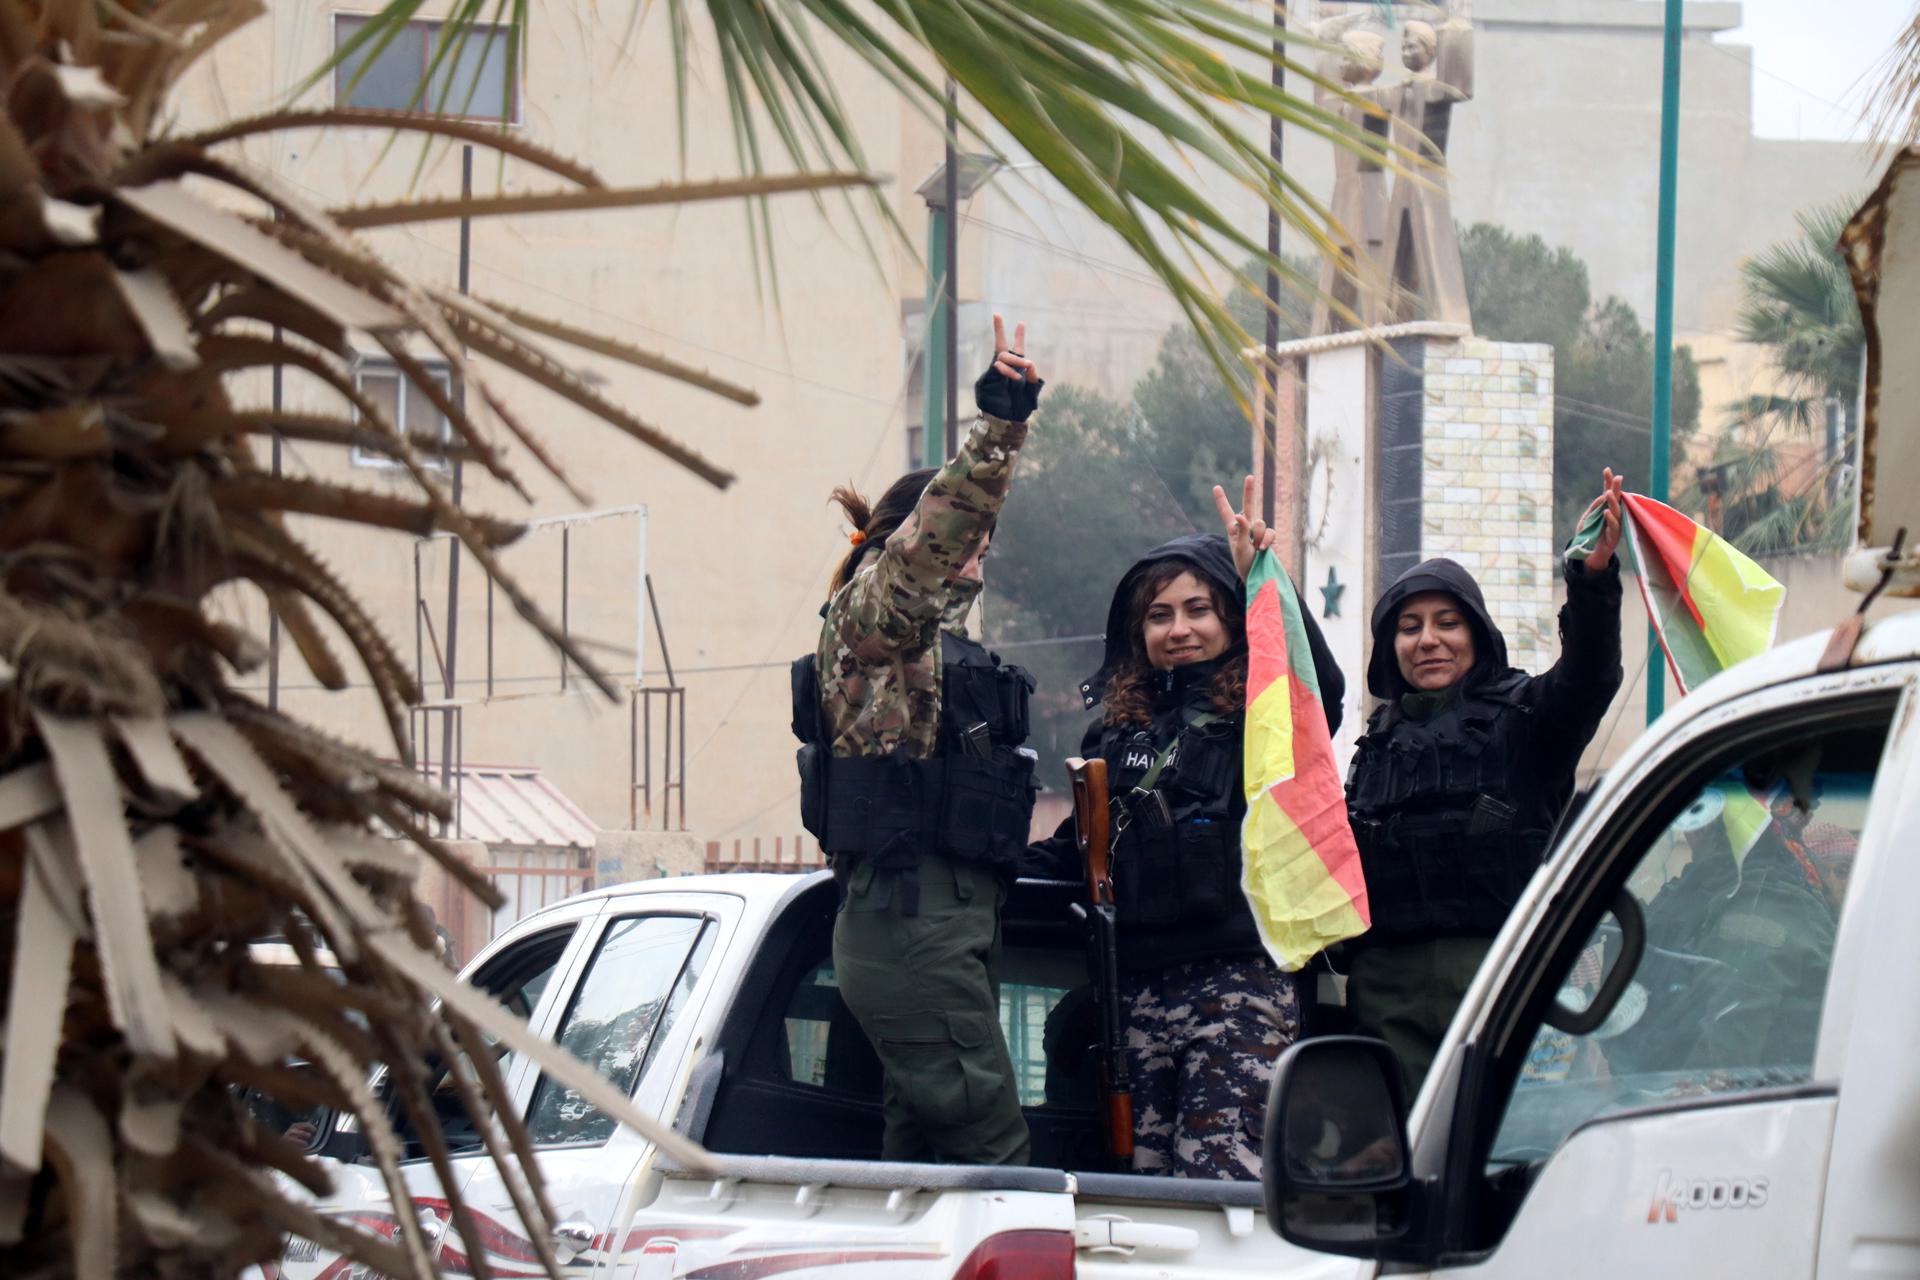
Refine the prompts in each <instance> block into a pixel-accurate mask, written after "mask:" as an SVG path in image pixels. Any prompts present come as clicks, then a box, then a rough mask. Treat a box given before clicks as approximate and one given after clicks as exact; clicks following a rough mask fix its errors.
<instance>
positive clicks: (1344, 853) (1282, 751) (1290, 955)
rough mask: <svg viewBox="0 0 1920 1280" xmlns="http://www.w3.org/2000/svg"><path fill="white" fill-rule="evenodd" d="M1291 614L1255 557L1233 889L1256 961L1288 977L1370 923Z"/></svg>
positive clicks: (1296, 619) (1356, 854)
mask: <svg viewBox="0 0 1920 1280" xmlns="http://www.w3.org/2000/svg"><path fill="white" fill-rule="evenodd" d="M1301 618H1302V615H1301V612H1300V597H1299V596H1298V595H1297V594H1296V593H1295V592H1294V589H1293V581H1292V579H1290V578H1288V577H1287V575H1286V573H1285V571H1283V570H1282V569H1281V568H1280V565H1279V562H1278V561H1276V560H1275V559H1274V557H1273V553H1272V552H1271V551H1263V552H1261V553H1260V555H1259V557H1258V558H1257V559H1255V560H1254V562H1253V570H1252V572H1251V573H1249V574H1248V575H1247V723H1246V769H1245V785H1246V791H1247V817H1246V822H1245V825H1244V826H1243V827H1242V828H1241V850H1242V857H1241V871H1240V887H1241V889H1242V890H1244V891H1245V892H1246V895H1247V902H1248V905H1250V906H1251V907H1252V908H1253V918H1254V921H1255V922H1256V923H1257V924H1258V925H1259V927H1260V940H1261V941H1262V942H1263V943H1265V944H1266V948H1267V953H1268V954H1269V955H1271V956H1272V957H1273V959H1274V963H1276V964H1278V965H1279V966H1280V967H1281V968H1282V969H1285V970H1287V971H1289V972H1292V971H1293V970H1296V969H1299V968H1300V967H1302V966H1303V965H1305V964H1306V963H1307V961H1309V960H1311V959H1313V957H1314V956H1316V955H1318V954H1319V953H1320V952H1321V951H1323V950H1325V949H1326V948H1327V947H1329V946H1331V945H1333V944H1334V943H1336V942H1339V941H1340V940H1342V939H1343V938H1351V937H1355V936H1356V935H1358V934H1362V933H1365V932H1366V931H1367V929H1368V927H1369V926H1370V925H1371V924H1372V916H1371V915H1370V913H1369V912H1368V909H1367V885H1366V881H1365V880H1364V879H1362V878H1361V874H1360V850H1359V849H1358V848H1357V847H1356V846H1355V844H1354V841H1353V828H1352V827H1350V826H1349V825H1348V824H1347V797H1346V791H1345V789H1344V788H1343V787H1342V786H1341V783H1340V771H1339V769H1338V768H1336V767H1335V765H1334V761H1333V743H1332V741H1331V739H1329V737H1328V736H1327V717H1326V713H1325V711H1324V710H1323V709H1322V708H1321V706H1320V680H1319V677H1318V675H1317V673H1316V672H1315V671H1314V667H1313V654H1312V653H1311V652H1310V651H1309V650H1308V648H1307V630H1306V624H1305V623H1304V622H1303V621H1302V620H1301Z"/></svg>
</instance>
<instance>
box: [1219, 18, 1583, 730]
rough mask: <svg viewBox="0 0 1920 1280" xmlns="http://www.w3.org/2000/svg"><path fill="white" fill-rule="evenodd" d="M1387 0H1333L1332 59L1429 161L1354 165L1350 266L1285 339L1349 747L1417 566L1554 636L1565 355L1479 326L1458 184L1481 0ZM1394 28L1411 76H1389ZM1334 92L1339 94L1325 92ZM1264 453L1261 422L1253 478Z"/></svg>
mask: <svg viewBox="0 0 1920 1280" xmlns="http://www.w3.org/2000/svg"><path fill="white" fill-rule="evenodd" d="M1382 7H1383V6H1380V5H1376V4H1373V3H1366V4H1352V5H1335V4H1323V5H1322V6H1321V12H1322V14H1323V15H1324V16H1323V17H1322V18H1321V20H1320V22H1318V23H1317V24H1315V27H1314V28H1313V30H1314V33H1315V34H1316V35H1318V36H1319V37H1320V38H1321V39H1323V40H1326V41H1327V42H1328V43H1333V44H1336V45H1337V46H1338V48H1339V50H1340V52H1339V54H1337V55H1328V58H1327V60H1326V61H1325V62H1323V64H1322V66H1321V68H1320V69H1321V73H1322V75H1323V76H1325V77H1326V78H1327V79H1330V80H1331V79H1337V80H1339V82H1340V83H1342V84H1345V85H1347V86H1348V87H1349V88H1351V89H1353V90H1355V91H1356V92H1357V93H1358V94H1359V95H1361V96H1364V97H1365V98H1366V99H1367V100H1368V101H1370V102H1374V103H1377V104H1379V105H1380V106H1381V107H1383V108H1384V109H1385V110H1386V112H1387V113H1388V115H1387V116H1386V117H1383V118H1376V120H1377V123H1375V124H1372V125H1370V127H1374V128H1375V129H1376V131H1377V130H1378V129H1380V128H1391V130H1392V134H1391V136H1392V137H1393V138H1394V139H1395V140H1396V141H1397V142H1399V143H1400V144H1401V145H1402V146H1403V147H1405V148H1406V149H1407V150H1408V151H1411V152H1415V153H1416V154H1420V155H1422V156H1425V157H1426V158H1427V160H1428V161H1429V164H1428V165H1427V166H1425V167H1424V168H1423V169H1422V170H1421V171H1420V172H1418V173H1415V172H1412V171H1411V170H1409V171H1408V172H1401V173H1393V174H1391V175H1389V173H1388V171H1386V170H1384V169H1382V168H1379V167H1374V168H1368V167H1367V165H1366V164H1364V163H1363V162H1360V161H1358V160H1357V159H1351V158H1343V159H1342V160H1341V161H1340V163H1339V165H1338V166H1337V170H1336V175H1335V180H1334V192H1333V196H1332V199H1331V201H1330V207H1331V209H1332V210H1333V211H1334V213H1335V216H1336V217H1337V218H1339V219H1340V221H1341V223H1342V225H1343V227H1345V228H1346V229H1347V231H1348V232H1349V240H1348V247H1349V252H1350V254H1351V258H1350V261H1351V263H1352V266H1353V270H1351V271H1349V272H1342V271H1339V270H1336V269H1334V268H1333V267H1331V266H1329V267H1328V268H1327V270H1326V272H1325V274H1323V276H1322V292H1323V293H1326V294H1328V295H1330V297H1331V299H1332V305H1329V304H1328V302H1327V301H1325V300H1324V299H1323V300H1322V301H1321V304H1320V306H1319V307H1318V308H1317V309H1316V312H1315V323H1314V332H1313V335H1312V336H1311V337H1307V338H1303V339H1300V340H1298V341H1295V342H1291V343H1284V344H1282V345H1281V346H1280V347H1279V349H1278V354H1279V357H1280V362H1281V367H1280V370H1279V379H1278V381H1279V385H1280V394H1279V405H1278V419H1279V430H1278V433H1277V434H1278V438H1279V439H1280V440H1281V441H1282V442H1283V443H1282V445H1281V450H1280V454H1279V456H1277V457H1276V458H1275V459H1274V474H1275V485H1276V490H1277V492H1276V494H1275V497H1276V498H1277V499H1284V500H1283V501H1281V502H1279V503H1277V504H1276V505H1277V506H1279V507H1281V508H1284V509H1286V510H1290V511H1294V512H1298V513H1300V514H1299V516H1298V517H1297V527H1296V533H1297V536H1298V550H1297V554H1296V555H1293V556H1289V557H1287V558H1288V559H1289V560H1290V561H1291V562H1292V563H1293V564H1296V565H1298V566H1299V569H1300V587H1301V592H1302V594H1303V596H1304V597H1305V599H1306V601H1307V603H1308V605H1309V607H1311V608H1312V609H1313V610H1314V612H1315V614H1316V615H1317V616H1318V617H1319V618H1320V621H1321V628H1322V630H1323V631H1325V633H1326V636H1327V640H1328V642H1329V644H1330V645H1331V646H1332V647H1333V651H1334V653H1335V655H1336V656H1337V657H1338V658H1339V661H1340V664H1341V666H1342V668H1343V669H1344V670H1345V672H1346V674H1347V706H1346V708H1345V719H1344V724H1343V726H1342V729H1341V732H1340V734H1339V736H1338V738H1337V739H1336V742H1335V746H1336V749H1337V750H1338V751H1339V752H1340V754H1341V758H1342V760H1343V761H1344V759H1345V755H1346V753H1347V752H1350V751H1351V749H1352V745H1353V743H1354V741H1355V739H1356V738H1357V737H1358V735H1359V733H1360V732H1361V730H1363V729H1364V727H1365V724H1366V718H1367V714H1368V713H1369V711H1370V710H1371V708H1372V705H1373V699H1372V698H1371V697H1370V696H1369V695H1368V693H1367V691H1366V665H1367V662H1366V660H1367V653H1368V650H1369V647H1370V645H1371V643H1372V637H1371V636H1370V634H1369V633H1368V628H1367V622H1368V615H1369V614H1370V613H1371V611H1372V608H1373V602H1374V601H1375V600H1376V599H1378V598H1379V594H1380V592H1381V590H1382V589H1383V588H1384V587H1385V586H1386V584H1387V583H1389V582H1391V581H1392V580H1393V579H1394V578H1395V577H1396V576H1398V575H1399V574H1400V573H1401V572H1402V571H1403V570H1405V569H1407V568H1409V567H1411V566H1412V565H1414V564H1416V563H1418V562H1419V561H1421V560H1423V559H1426V558H1428V557H1431V556H1441V555H1444V556H1449V557H1451V558H1453V559H1455V560H1458V561H1459V562H1460V563H1461V564H1463V565H1464V566H1466V567H1467V568H1468V569H1470V570H1472V572H1473V573H1474V575H1475V576H1476V577H1477V578H1478V579H1479V580H1480V584H1481V587H1482V588H1483V589H1484V590H1485V592H1486V596H1487V604H1488V607H1489V608H1490V610H1491V611H1492V613H1493V616H1494V620H1495V621H1496V622H1497V623H1498V624H1499V625H1500V628H1501V630H1502V631H1503V632H1504V633H1505V635H1506V638H1507V645H1508V650H1509V656H1510V658H1511V659H1512V661H1513V663H1514V665H1516V666H1520V667H1524V668H1527V669H1529V670H1535V671H1538V670H1540V669H1542V668H1544V667H1545V666H1547V665H1548V664H1549V663H1550V662H1551V661H1552V659H1553V657H1554V646H1555V643H1556V633H1555V625H1554V604H1553V585H1554V578H1555V574H1556V572H1557V563H1556V556H1555V554H1554V547H1553V545H1552V534H1553V530H1552V512H1553V501H1552V496H1553V351H1552V349H1551V348H1550V347H1547V346H1545V345H1542V344H1538V343H1517V342H1493V341H1489V340H1487V339H1484V338H1478V337H1475V336H1474V335H1473V332H1472V323H1471V317H1470V315H1469V313H1468V306H1467V293H1466V282H1465V278H1464V274H1463V272H1462V270H1461V265H1460V247H1459V241H1458V239H1457V238H1456V235H1455V232H1454V228H1453V216H1452V206H1451V202H1450V200H1449V198H1448V191H1447V175H1446V170H1445V158H1446V141H1447V133H1448V131H1449V127H1450V125H1451V123H1452V112H1453V110H1454V108H1455V107H1456V106H1458V105H1459V104H1460V103H1463V102H1466V101H1468V100H1469V99H1470V98H1471V97H1472V93H1473V51H1472V26H1471V16H1470V13H1469V10H1468V0H1455V3H1454V4H1453V6H1452V7H1450V8H1446V9H1440V8H1436V7H1434V6H1431V5H1425V4H1420V5H1405V4H1402V5H1394V6H1392V9H1393V18H1394V21H1393V22H1392V24H1391V25H1388V24H1386V23H1383V22H1381V21H1380V17H1379V13H1380V10H1381V8H1382ZM1389 40H1392V41H1396V42H1397V46H1398V47H1397V53H1398V57H1397V59H1395V61H1397V62H1398V63H1399V66H1400V68H1401V71H1400V72H1398V73H1396V78H1395V79H1394V80H1393V81H1391V82H1387V83H1381V82H1380V74H1379V73H1380V65H1381V62H1382V61H1383V58H1382V56H1381V55H1382V54H1383V53H1384V52H1385V51H1386V49H1387V48H1388V47H1389ZM1322 102H1323V105H1327V106H1329V109H1332V106H1331V104H1332V103H1334V102H1341V100H1340V99H1339V98H1338V97H1337V96H1336V95H1332V94H1328V93H1326V92H1325V91H1324V90H1323V91H1322ZM1341 105H1342V107H1343V108H1344V109H1345V110H1346V111H1348V112H1352V113H1354V114H1352V115H1349V117H1348V118H1349V119H1359V118H1360V116H1361V114H1362V113H1361V112H1360V109H1359V108H1357V107H1355V106H1354V105H1353V104H1351V103H1344V102H1343V103H1342V104H1341ZM1389 176H1390V179H1391V187H1390V188H1389V185H1388V183H1389ZM1343 289H1344V290H1346V291H1345V292H1343V291H1342V290H1343ZM1356 320H1357V321H1358V322H1359V323H1358V325H1357V326H1356V325H1355V323H1354V322H1355V321H1356ZM1260 381H1261V380H1259V379H1256V382H1257V383H1258V382H1260ZM1257 407H1258V408H1260V409H1261V410H1262V413H1264V406H1263V405H1262V406H1257ZM1256 421H1257V422H1260V421H1264V417H1263V416H1262V417H1258V418H1256ZM1261 455H1262V445H1261V433H1260V432H1259V431H1258V430H1256V431H1255V433H1254V457H1255V463H1256V465H1255V472H1256V474H1259V473H1261V471H1262V467H1261V465H1260V464H1261V463H1262V462H1263V461H1264V459H1263V458H1262V456H1261Z"/></svg>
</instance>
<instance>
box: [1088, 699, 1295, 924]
mask: <svg viewBox="0 0 1920 1280" xmlns="http://www.w3.org/2000/svg"><path fill="white" fill-rule="evenodd" d="M1210 707H1211V700H1210V699H1209V698H1208V697H1207V696H1206V687H1205V684H1204V683H1200V684H1196V686H1195V689H1194V696H1192V697H1189V698H1188V699H1187V700H1186V703H1185V704H1184V705H1183V706H1182V707H1181V712H1180V718H1179V720H1178V721H1177V723H1178V724H1179V725H1180V726H1181V728H1180V729H1179V730H1178V733H1177V736H1176V735H1175V733H1174V731H1173V723H1168V724H1166V726H1165V727H1164V728H1163V729H1162V730H1161V732H1160V733H1159V734H1158V735H1156V734H1155V733H1154V732H1153V731H1152V730H1149V729H1142V728H1138V727H1135V726H1130V725H1119V726H1115V725H1109V726H1107V728H1106V729H1105V730H1104V731H1103V733H1102V734H1101V738H1100V754H1101V756H1102V757H1103V758H1104V759H1105V760H1106V762H1107V787H1108V791H1109V793H1110V794H1111V795H1112V796H1113V798H1114V799H1115V801H1116V802H1118V804H1117V808H1116V812H1115V817H1114V821H1115V825H1116V827H1117V828H1118V830H1117V832H1116V834H1115V836H1114V844H1113V889H1114V898H1115V905H1116V907H1117V915H1118V918H1119V921H1120V924H1121V926H1122V927H1123V928H1126V927H1129V926H1133V927H1141V926H1145V927H1148V928H1154V929H1159V928H1166V927H1172V926H1183V925H1203V926H1207V927H1215V928H1217V927H1218V926H1219V925H1220V924H1221V923H1222V922H1223V921H1224V920H1225V919H1226V918H1227V917H1229V916H1233V915H1235V914H1236V911H1238V912H1239V913H1244V899H1243V898H1242V896H1241V893H1240V819H1241V816H1242V814H1243V813H1244V804H1243V802H1242V800H1241V794H1242V792H1241V783H1240V758H1241V755H1240V753H1241V720H1242V717H1241V715H1239V714H1238V713H1236V714H1234V715H1230V716H1222V717H1219V718H1217V719H1214V718H1211V717H1212V712H1211V710H1210ZM1203 716H1204V717H1208V718H1209V719H1208V722H1207V723H1204V724H1196V723H1195V721H1196V720H1198V719H1199V718H1201V717H1203ZM1156 736H1157V737H1158V741H1156ZM1163 754H1164V755H1165V760H1164V761H1163V762H1161V763H1160V771H1159V774H1158V776H1157V777H1154V778H1152V787H1151V789H1150V790H1144V791H1143V790H1142V789H1141V788H1142V784H1143V783H1144V782H1146V781H1147V780H1148V776H1149V774H1151V773H1152V771H1153V768H1154V765H1155V763H1156V762H1157V761H1161V757H1162V755H1163ZM1256 945H1257V943H1256Z"/></svg>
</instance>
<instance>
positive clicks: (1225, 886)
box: [1179, 818, 1240, 920]
mask: <svg viewBox="0 0 1920 1280" xmlns="http://www.w3.org/2000/svg"><path fill="white" fill-rule="evenodd" d="M1179 830H1180V907H1181V914H1182V915H1184V916H1187V917H1190V918H1193V919H1200V920H1205V919H1218V918H1220V917H1221V916H1223V915H1225V914H1226V911H1227V906H1228V904H1229V903H1230V902H1231V901H1232V896H1231V895H1232V894H1233V893H1235V892H1236V891H1237V890H1238V889H1239V887H1240V886H1239V875H1238V871H1239V868H1238V867H1236V866H1235V865H1234V863H1235V862H1236V861H1237V859H1235V857H1234V856H1233V855H1234V853H1235V852H1236V851H1237V848H1238V845H1239V824H1238V823H1234V822H1222V821H1219V820H1217V819H1212V818H1195V819H1190V820H1189V821H1187V822H1185V823H1183V824H1182V825H1181V826H1180V828H1179Z"/></svg>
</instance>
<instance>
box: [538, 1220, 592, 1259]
mask: <svg viewBox="0 0 1920 1280" xmlns="http://www.w3.org/2000/svg"><path fill="white" fill-rule="evenodd" d="M548 1239H549V1241H550V1242H551V1243H552V1245H553V1256H554V1260H555V1261H557V1262H558V1263H559V1264H560V1265H561V1266H563V1267H564V1266H565V1265H566V1264H567V1263H569V1262H572V1261H573V1260H574V1259H575V1258H577V1257H579V1256H580V1255H581V1254H583V1253H585V1252H586V1251H587V1250H589V1249H591V1248H593V1224H592V1223H591V1222H583V1221H581V1220H580V1219H578V1218H574V1219H570V1220H569V1221H566V1222H556V1223H554V1225H553V1234H552V1235H551V1236H549V1237H548Z"/></svg>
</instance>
